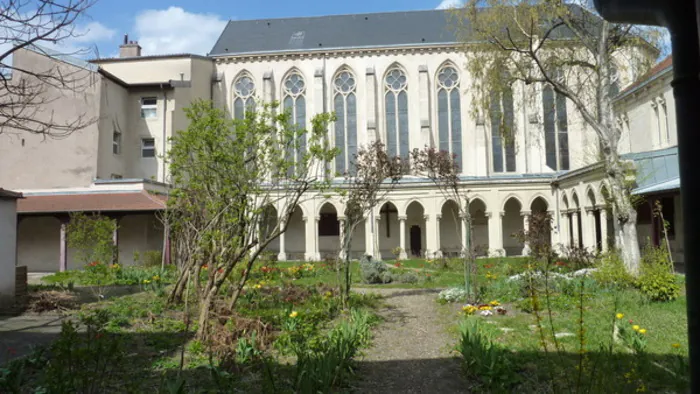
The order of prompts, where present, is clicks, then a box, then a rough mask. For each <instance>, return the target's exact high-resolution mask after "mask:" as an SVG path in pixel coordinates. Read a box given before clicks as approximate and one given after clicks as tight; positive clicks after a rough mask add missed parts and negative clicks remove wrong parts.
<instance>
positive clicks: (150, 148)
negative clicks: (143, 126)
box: [141, 138, 156, 157]
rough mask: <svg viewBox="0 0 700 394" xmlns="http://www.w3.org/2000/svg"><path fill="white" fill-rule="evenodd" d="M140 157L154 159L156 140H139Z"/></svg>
mask: <svg viewBox="0 0 700 394" xmlns="http://www.w3.org/2000/svg"><path fill="white" fill-rule="evenodd" d="M141 157H156V140H154V139H153V138H142V139H141Z"/></svg>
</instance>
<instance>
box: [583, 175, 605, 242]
mask: <svg viewBox="0 0 700 394" xmlns="http://www.w3.org/2000/svg"><path fill="white" fill-rule="evenodd" d="M587 198H588V204H589V206H590V207H591V208H590V209H591V211H590V212H591V214H588V213H587V214H586V224H587V225H588V226H589V227H590V231H589V232H588V233H589V234H590V235H591V238H592V239H591V241H592V242H593V244H594V245H593V246H595V250H596V251H598V252H600V251H601V250H603V234H602V232H601V227H602V226H601V223H600V210H599V209H598V206H597V205H596V198H595V194H594V193H593V190H592V189H588V196H587Z"/></svg>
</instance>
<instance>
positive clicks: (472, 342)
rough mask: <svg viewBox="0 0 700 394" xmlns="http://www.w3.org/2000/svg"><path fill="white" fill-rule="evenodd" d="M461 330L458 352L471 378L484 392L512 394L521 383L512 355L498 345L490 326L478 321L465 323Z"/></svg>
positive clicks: (462, 324) (472, 320)
mask: <svg viewBox="0 0 700 394" xmlns="http://www.w3.org/2000/svg"><path fill="white" fill-rule="evenodd" d="M485 326H488V324H486V325H485ZM459 331H460V340H459V345H458V346H457V351H458V352H459V353H460V354H461V355H462V359H463V363H464V368H465V370H466V372H467V374H468V375H469V377H470V378H472V379H474V380H475V381H477V382H479V383H480V385H481V389H482V390H485V391H488V392H509V391H510V390H508V389H511V388H513V386H514V385H516V384H517V383H518V380H519V376H518V374H517V371H516V368H515V365H514V363H513V362H512V360H511V358H510V357H509V355H510V352H509V351H508V350H507V349H505V348H502V347H501V346H499V345H498V344H497V343H495V342H494V341H493V339H492V336H493V334H492V333H491V332H489V329H488V327H483V326H482V325H481V324H479V321H478V320H476V319H467V320H465V321H463V322H462V323H461V324H460V326H459ZM475 391H480V390H475Z"/></svg>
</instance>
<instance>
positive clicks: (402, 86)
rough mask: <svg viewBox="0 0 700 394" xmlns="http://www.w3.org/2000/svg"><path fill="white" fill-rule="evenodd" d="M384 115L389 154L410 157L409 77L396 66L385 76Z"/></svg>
mask: <svg viewBox="0 0 700 394" xmlns="http://www.w3.org/2000/svg"><path fill="white" fill-rule="evenodd" d="M384 87H385V89H386V93H385V95H384V117H385V119H386V146H387V152H388V153H389V156H391V157H393V156H397V155H398V156H401V157H402V158H408V150H409V144H408V93H407V92H406V90H407V89H408V79H407V78H406V73H405V72H404V71H403V70H402V69H400V68H398V67H396V66H394V67H392V68H391V69H389V71H388V72H387V73H386V76H385V77H384Z"/></svg>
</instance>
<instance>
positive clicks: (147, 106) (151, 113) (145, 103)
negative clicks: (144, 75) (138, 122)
mask: <svg viewBox="0 0 700 394" xmlns="http://www.w3.org/2000/svg"><path fill="white" fill-rule="evenodd" d="M157 110H158V99H157V98H155V97H141V117H142V118H144V119H153V118H155V117H156V116H157V115H158V114H157V112H156V111H157Z"/></svg>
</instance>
